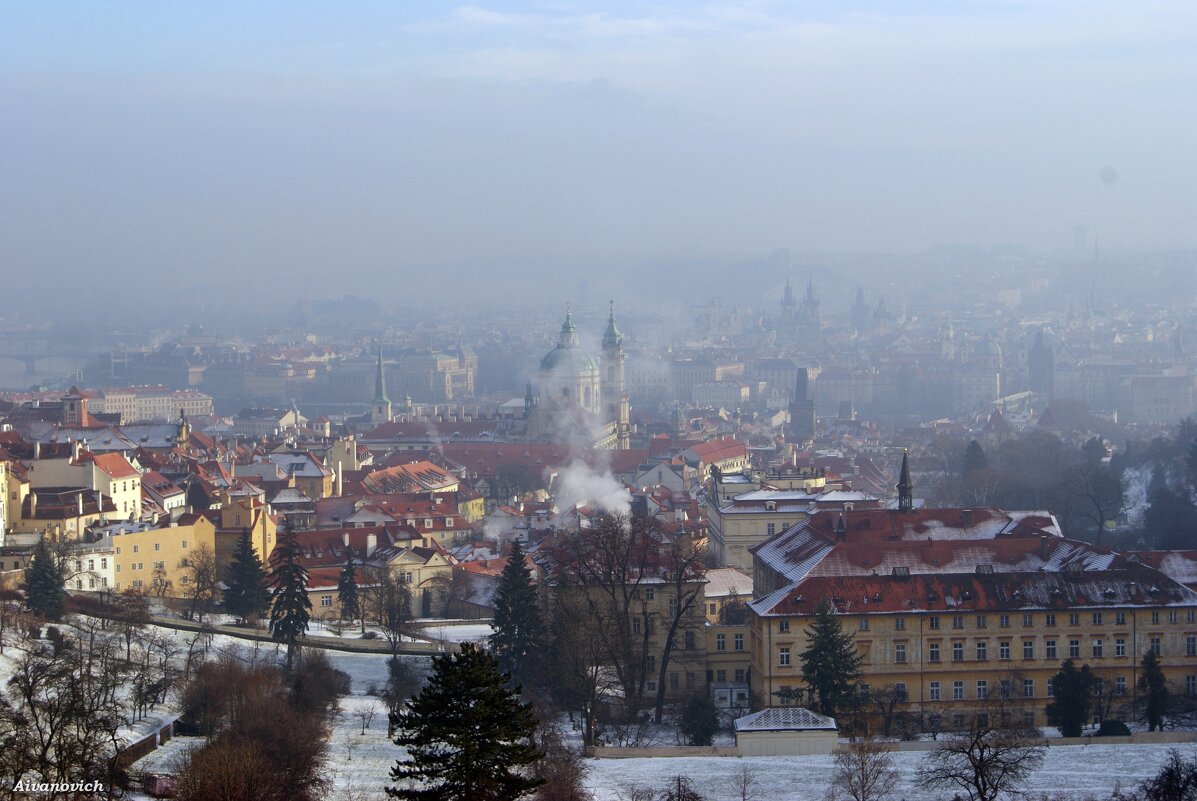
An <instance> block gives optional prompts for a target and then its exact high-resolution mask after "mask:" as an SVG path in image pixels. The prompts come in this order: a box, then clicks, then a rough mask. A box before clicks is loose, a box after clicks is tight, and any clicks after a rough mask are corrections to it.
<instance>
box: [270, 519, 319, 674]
mask: <svg viewBox="0 0 1197 801" xmlns="http://www.w3.org/2000/svg"><path fill="white" fill-rule="evenodd" d="M302 555H303V552H302V549H301V548H300V547H299V542H298V540H296V538H295V532H294V531H292V530H291V527H290V526H284V527H283V528H282V529H281V530H280V531H279V535H278V544H277V545H276V546H274V553H272V554H270V582H271V585H272V586H273V587H274V591H273V594H272V596H271V606H270V636H271V637H272V638H274V640H276V641H277V642H282V643H286V644H287V670H288V671H290V669H291V662H292V660H293V659H294V656H295V641H296V640H298V639H299V638H300V637H302V636H303V635H304V634H305V633H306V632H307V630H308V621H309V620H310V619H311V617H312V612H311V609H312V602H311V601H309V600H308V571H307V569H305V568H304V566H303V565H301V564H300V563H299V559H300V557H301V556H302Z"/></svg>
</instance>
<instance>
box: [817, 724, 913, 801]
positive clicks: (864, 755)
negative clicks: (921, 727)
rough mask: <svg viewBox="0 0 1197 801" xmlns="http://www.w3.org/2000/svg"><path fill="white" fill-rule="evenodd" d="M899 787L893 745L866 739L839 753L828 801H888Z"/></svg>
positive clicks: (857, 741)
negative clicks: (892, 750) (841, 800)
mask: <svg viewBox="0 0 1197 801" xmlns="http://www.w3.org/2000/svg"><path fill="white" fill-rule="evenodd" d="M897 785H898V771H897V770H895V769H894V764H893V755H892V754H891V752H890V749H889V746H888V745H886V744H884V743H880V742H878V741H877V740H876V739H874V738H873V737H862V738H860V739H858V740H856V741H855V742H853V743H850V744H849V745H848V746H846V747H844V748H842V749H841V750H839V751H837V752H836V754H835V773H833V774H832V778H831V787H830V788H829V789H828V792H827V798H828V801H839V800H840V799H851V801H886V799H888V798H889V797H890V795H891V794H892V793H893V791H894V788H895V787H897Z"/></svg>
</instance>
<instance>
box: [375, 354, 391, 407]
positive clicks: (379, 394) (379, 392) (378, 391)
mask: <svg viewBox="0 0 1197 801" xmlns="http://www.w3.org/2000/svg"><path fill="white" fill-rule="evenodd" d="M374 402H375V403H390V402H391V399H390V398H388V397H387V377H386V373H385V372H384V371H383V369H382V340H381V339H380V340H378V368H377V369H376V370H375V372H374Z"/></svg>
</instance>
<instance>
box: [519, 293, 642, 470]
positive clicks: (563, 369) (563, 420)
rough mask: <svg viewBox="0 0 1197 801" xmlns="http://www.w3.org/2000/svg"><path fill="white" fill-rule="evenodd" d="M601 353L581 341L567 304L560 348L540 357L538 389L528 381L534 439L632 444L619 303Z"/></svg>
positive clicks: (527, 406)
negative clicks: (594, 352)
mask: <svg viewBox="0 0 1197 801" xmlns="http://www.w3.org/2000/svg"><path fill="white" fill-rule="evenodd" d="M602 347H603V350H602V355H601V357H597V358H596V357H595V356H594V355H592V354H590V353H587V352H586V351H585V350H583V349H582V347H581V346H580V345H579V344H578V331H577V329H576V328H575V327H574V321H573V313H572V311H571V310H570V309H569V308H568V307H567V308H566V312H565V322H564V323H563V324H562V325H561V334H560V336H559V337H558V340H557V347H555V348H553V349H552V350H551V351H549V352H548V353H547V354H545V356H544V358H543V359H541V360H540V370H539V372H538V374H537V387H536V389H537V392H536V394H534V393H533V388H532V384H531V382H529V383H528V390H527V395H526V396H525V398H524V411H525V415H526V417H527V420H528V428H527V437H528V439H529V440H532V441H542V442H544V441H552V442H560V441H575V442H578V443H579V444H585V445H589V446H592V447H595V448H607V449H618V450H627V449H628V448H630V447H631V436H632V435H631V424H630V422H629V418H630V409H629V406H628V394H627V388H626V386H625V383H624V361H625V359H626V354H625V353H624V350H623V335H622V334H620V332H619V328H618V326H616V324H615V302H614V301H612V302H611V311H610V313H609V314H608V316H607V330H606V331H605V332H604V333H603V346H602Z"/></svg>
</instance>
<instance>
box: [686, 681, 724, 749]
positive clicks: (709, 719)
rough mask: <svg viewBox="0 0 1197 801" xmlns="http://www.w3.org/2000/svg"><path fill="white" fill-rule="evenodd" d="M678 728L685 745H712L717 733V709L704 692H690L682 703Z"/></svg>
mask: <svg viewBox="0 0 1197 801" xmlns="http://www.w3.org/2000/svg"><path fill="white" fill-rule="evenodd" d="M678 728H679V729H680V730H681V732H682V735H683V736H684V737H685V738H686V745H713V744H714V742H715V735H716V734H718V733H719V710H717V709H716V708H715V702H714V701H712V700H711V697H710V696H709V695H707V694H706V693H691V694H690V695H688V696H686V700H685V701H684V702H683V703H682V714H681V716H680V717H679V719H678Z"/></svg>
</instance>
